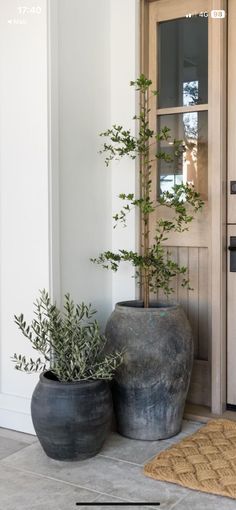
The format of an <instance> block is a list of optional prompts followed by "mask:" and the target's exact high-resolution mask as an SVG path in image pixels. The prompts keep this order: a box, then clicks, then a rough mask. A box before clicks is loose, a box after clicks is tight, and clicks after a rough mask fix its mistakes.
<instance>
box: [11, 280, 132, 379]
mask: <svg viewBox="0 0 236 510" xmlns="http://www.w3.org/2000/svg"><path fill="white" fill-rule="evenodd" d="M34 307H35V311H34V313H35V315H36V318H34V319H33V320H32V322H31V325H27V324H26V322H25V319H24V315H23V314H21V315H19V317H17V316H16V315H15V316H14V319H15V323H16V324H17V326H18V327H19V328H20V330H21V332H22V333H23V335H24V336H25V337H26V338H27V339H28V340H29V341H30V343H31V345H32V347H33V349H35V350H36V351H38V352H39V353H40V354H41V355H42V358H41V357H39V358H37V359H35V360H33V359H32V358H29V359H28V360H27V359H26V357H25V356H22V355H21V354H16V353H15V354H14V355H13V357H12V361H13V362H14V363H15V368H16V369H17V370H21V371H24V372H28V373H32V372H44V371H45V370H48V369H50V371H51V372H52V374H54V376H55V377H56V379H57V380H59V381H62V382H72V381H80V380H84V379H85V380H88V379H106V380H109V379H112V377H113V375H114V373H115V371H116V369H117V368H118V367H119V366H120V364H121V363H122V353H121V352H115V353H111V354H105V352H104V347H105V344H106V338H105V336H103V335H101V334H100V331H99V326H98V323H97V321H96V320H94V319H93V316H94V314H95V313H96V311H95V310H93V309H92V307H91V305H88V306H87V305H85V304H84V303H81V304H79V305H76V304H75V303H74V302H73V300H72V299H71V298H70V295H69V294H65V301H64V310H63V312H61V311H60V310H59V309H58V308H57V306H56V305H55V304H52V303H51V300H50V298H49V295H48V292H46V290H45V289H44V290H42V291H40V297H39V299H37V300H36V302H35V303H34Z"/></svg>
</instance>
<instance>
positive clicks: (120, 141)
mask: <svg viewBox="0 0 236 510" xmlns="http://www.w3.org/2000/svg"><path fill="white" fill-rule="evenodd" d="M130 85H131V86H133V87H135V91H136V92H137V93H138V94H139V98H140V102H139V114H138V115H135V116H134V117H133V120H134V121H135V122H136V123H137V124H138V130H137V131H138V134H137V136H133V135H132V134H131V131H130V130H129V129H128V130H127V129H124V128H123V127H122V126H120V125H113V126H112V128H111V129H108V130H107V131H105V132H103V133H101V134H100V136H102V137H105V138H106V142H105V143H104V144H103V146H102V150H101V151H100V153H101V154H103V153H104V154H105V156H106V157H105V163H106V166H109V164H110V163H111V161H112V160H120V159H122V158H123V157H127V156H128V157H129V158H131V160H134V159H137V160H138V167H139V173H140V196H135V195H134V194H133V193H129V194H125V193H120V195H119V198H120V199H121V200H122V201H123V202H124V205H123V207H122V209H121V210H120V212H118V213H117V214H115V215H114V216H113V219H114V220H115V225H114V227H116V226H117V224H118V223H119V222H120V223H121V224H123V225H124V226H126V219H127V214H128V213H129V212H130V211H131V210H132V209H134V208H138V209H139V212H140V217H141V227H142V228H141V234H142V242H141V250H140V253H137V252H134V251H127V250H125V249H121V250H119V251H118V252H116V253H114V252H112V251H106V252H104V253H101V254H100V255H99V256H98V258H92V259H91V261H92V262H95V263H97V264H100V265H102V267H104V268H106V269H112V270H113V271H117V270H118V267H119V264H120V263H121V262H126V261H128V262H130V263H131V264H132V266H134V268H135V276H136V277H137V278H138V282H139V284H140V286H141V294H142V297H143V301H144V307H145V308H147V307H148V306H149V302H150V292H157V290H158V289H163V291H164V293H165V294H166V295H167V296H168V295H169V294H170V293H171V292H172V291H173V288H172V287H171V281H172V279H173V278H174V277H175V276H177V275H181V278H182V283H181V285H182V286H183V287H186V286H187V287H188V288H190V286H189V280H188V278H187V268H186V267H184V266H180V265H179V264H178V263H177V262H175V261H173V260H171V257H170V254H168V257H166V253H165V250H164V248H163V245H162V243H163V241H166V240H167V239H168V235H169V234H170V233H171V232H183V231H185V230H188V228H189V224H190V223H191V221H192V220H193V217H194V213H196V212H197V211H199V210H200V209H201V208H202V207H203V201H202V200H201V197H200V195H199V193H197V192H196V191H195V189H194V186H193V185H191V184H188V183H186V184H184V183H182V184H175V185H174V186H173V188H172V189H171V191H164V192H163V193H161V195H160V197H159V198H158V200H156V198H154V197H153V189H152V188H153V168H155V164H156V161H157V160H162V161H164V162H167V163H169V162H171V161H173V162H174V163H176V164H178V163H179V161H180V157H182V155H183V152H184V149H185V147H184V144H183V141H182V140H176V139H174V140H171V136H170V129H169V128H168V127H164V128H162V129H161V130H160V131H159V132H155V131H154V130H153V129H151V127H150V121H149V113H150V111H151V108H150V106H149V105H150V102H151V100H152V98H155V97H156V96H157V94H158V93H157V91H153V90H151V85H152V82H151V80H149V79H147V78H146V77H145V76H144V75H143V74H141V76H140V77H139V78H138V79H137V80H136V81H132V82H130ZM163 142H168V143H169V144H170V145H171V146H172V149H173V150H172V154H170V153H169V152H168V153H167V152H164V151H163V150H161V143H163ZM155 178H156V176H155ZM161 206H166V207H167V208H169V209H171V210H172V211H173V216H172V218H171V219H164V218H160V214H159V213H157V209H158V208H160V207H161ZM153 215H155V216H154V217H155V222H156V223H155V235H154V238H153V240H152V242H151V239H150V230H149V228H150V227H149V225H150V218H151V217H152V216H153Z"/></svg>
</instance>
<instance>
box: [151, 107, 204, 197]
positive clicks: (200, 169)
mask: <svg viewBox="0 0 236 510" xmlns="http://www.w3.org/2000/svg"><path fill="white" fill-rule="evenodd" d="M165 126H168V128H170V129H171V131H170V135H171V138H170V139H169V140H167V141H165V142H161V143H160V145H159V148H158V150H162V151H165V152H166V153H168V154H169V155H171V156H172V159H173V161H170V162H168V163H166V162H165V161H161V160H159V161H158V195H160V194H161V193H163V192H164V191H167V190H170V189H171V188H172V187H173V185H174V184H180V183H182V182H183V183H186V182H189V183H192V184H194V186H195V188H196V190H197V191H199V192H200V193H201V196H202V198H203V199H204V200H206V199H207V187H208V186H207V180H208V177H207V175H208V173H207V166H208V161H207V160H208V157H207V156H208V146H207V144H208V141H207V112H205V111H203V112H189V113H184V114H175V115H161V116H159V117H158V130H160V129H162V128H164V127H165ZM174 139H176V140H183V143H184V147H185V149H184V152H183V154H181V156H174V148H173V140H174ZM171 140H172V141H171Z"/></svg>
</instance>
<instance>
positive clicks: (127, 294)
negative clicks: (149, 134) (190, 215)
mask: <svg viewBox="0 0 236 510" xmlns="http://www.w3.org/2000/svg"><path fill="white" fill-rule="evenodd" d="M110 55H111V125H113V124H120V125H122V126H124V127H125V128H128V129H130V130H131V133H132V134H135V123H134V121H133V120H132V119H133V116H134V115H135V113H136V101H137V99H136V97H137V96H135V93H134V88H133V87H130V81H132V80H135V79H136V78H137V76H138V75H139V1H138V0H119V1H117V0H111V54H110ZM136 179H137V176H136V172H135V162H134V161H131V160H129V159H126V160H122V161H120V162H115V163H113V164H112V189H111V194H112V209H113V214H114V213H117V212H118V211H119V210H120V209H121V207H122V206H123V204H124V202H122V201H120V200H119V198H118V195H119V193H134V192H135V189H136V188H137V182H136ZM137 245H138V224H137V218H135V215H134V213H131V214H130V215H129V216H128V217H127V227H125V228H124V227H123V226H122V225H120V226H118V227H117V228H115V229H113V233H112V248H113V250H114V251H118V250H119V249H127V250H135V249H137ZM133 276H134V271H133V269H132V268H131V267H130V265H129V264H127V263H123V265H122V266H121V267H120V270H119V271H118V272H117V273H115V274H113V277H112V304H113V306H114V305H115V303H116V302H119V301H123V300H127V299H128V300H129V299H134V297H135V295H136V281H135V279H134V278H133Z"/></svg>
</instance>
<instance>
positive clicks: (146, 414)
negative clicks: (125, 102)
mask: <svg viewBox="0 0 236 510" xmlns="http://www.w3.org/2000/svg"><path fill="white" fill-rule="evenodd" d="M151 84H152V82H151V81H150V80H148V79H147V78H146V77H145V76H144V75H141V76H140V77H139V78H138V79H137V80H136V81H135V82H131V85H132V86H134V87H135V90H136V92H138V94H139V95H140V107H139V114H138V115H137V116H135V117H134V120H135V122H136V123H138V135H137V136H133V135H132V134H131V132H130V130H126V129H124V128H123V127H122V126H119V125H113V126H112V128H111V129H108V130H107V131H106V132H104V133H101V136H104V137H105V138H106V141H105V143H104V145H103V147H102V150H101V153H105V155H106V160H105V162H106V165H107V166H108V165H109V163H110V162H111V161H112V160H113V159H120V158H123V157H127V156H128V157H129V158H131V159H132V160H134V159H137V161H138V166H139V173H140V195H139V196H135V195H134V194H133V193H130V194H125V193H121V194H120V195H119V198H120V199H121V200H122V201H123V207H122V209H121V210H120V212H119V213H117V214H116V215H115V216H114V220H115V226H116V225H117V223H119V222H121V223H122V224H124V225H126V219H127V214H128V213H129V212H130V211H131V209H134V208H138V210H139V212H140V219H141V226H142V242H141V249H140V252H134V251H127V250H125V249H121V250H119V251H118V252H116V253H114V252H112V251H106V252H104V253H101V254H100V255H99V256H98V257H97V258H93V259H91V260H92V261H93V262H95V263H98V264H101V265H102V266H103V267H104V268H107V269H112V270H113V271H117V269H118V267H119V264H120V263H121V262H129V263H130V264H132V266H133V267H134V268H135V274H136V277H137V279H138V282H139V284H140V287H141V300H140V301H128V302H121V303H118V304H117V305H116V307H115V310H114V311H113V313H112V315H111V317H110V318H109V320H108V323H107V327H106V332H105V334H106V336H107V339H108V345H109V346H110V349H113V348H115V349H123V348H124V347H125V348H126V354H125V356H124V363H123V364H122V366H120V367H119V369H118V371H117V373H116V376H115V380H114V384H113V400H114V406H115V412H116V419H117V427H118V431H119V432H120V433H121V434H123V435H125V436H127V437H131V438H136V439H144V440H156V439H164V438H168V437H170V436H172V435H175V434H176V433H178V432H179V430H180V429H181V423H182V418H183V411H184V404H185V400H186V396H187V391H188V387H189V382H190V375H191V369H192V361H193V340H192V333H191V328H190V325H189V322H188V320H187V317H186V316H185V313H184V311H183V309H182V308H181V306H180V305H179V304H177V303H175V304H171V303H170V300H169V303H168V304H167V303H166V304H163V303H159V302H158V301H150V293H157V291H158V289H162V291H164V293H165V294H166V295H167V296H168V295H169V294H171V292H172V290H173V289H172V287H171V285H172V280H173V278H174V277H176V276H178V275H179V276H178V277H179V278H180V279H181V285H182V286H188V287H189V282H188V277H187V268H186V267H181V266H179V264H178V263H176V262H175V261H173V260H172V259H171V256H170V254H169V256H168V257H166V252H165V250H164V247H163V241H166V240H167V239H168V235H169V234H170V233H171V232H179V233H181V232H183V231H185V230H188V227H189V224H190V223H191V221H192V219H193V216H194V214H195V213H197V211H199V210H200V209H201V208H202V206H203V202H202V200H201V198H200V195H199V194H198V193H197V192H196V191H195V189H194V187H193V186H192V185H190V184H188V183H186V184H184V183H182V184H178V185H174V186H173V189H171V191H166V192H163V193H162V194H161V196H160V197H159V199H158V200H156V199H155V200H154V199H153V198H152V188H153V172H152V167H153V165H154V164H155V162H156V161H157V160H163V161H166V162H170V161H173V162H174V163H176V164H179V162H180V158H181V157H182V156H183V152H184V146H183V142H182V141H180V140H172V139H171V136H170V130H169V129H168V128H167V127H164V128H163V129H162V130H160V131H159V132H155V131H153V130H152V129H151V128H150V124H149V112H150V108H149V105H150V101H151V100H152V98H155V96H156V95H157V92H155V91H152V90H151ZM166 141H167V142H170V146H171V147H172V149H173V150H172V154H170V153H169V152H168V153H166V152H164V151H163V150H161V143H162V142H166ZM155 178H156V177H155ZM158 208H159V210H158V214H157V209H158ZM161 208H163V209H164V208H168V209H169V210H171V211H172V213H173V214H172V215H171V219H165V218H164V217H160V213H159V211H161V210H162V209H161ZM152 216H154V218H155V222H156V226H155V236H154V238H153V239H151V236H150V218H151V217H152ZM189 288H190V287H189Z"/></svg>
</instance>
